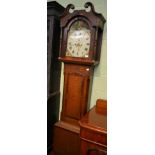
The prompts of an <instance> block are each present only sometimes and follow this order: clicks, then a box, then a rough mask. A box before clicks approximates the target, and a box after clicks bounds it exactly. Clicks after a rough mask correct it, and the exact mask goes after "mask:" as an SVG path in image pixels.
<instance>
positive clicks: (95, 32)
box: [53, 2, 105, 155]
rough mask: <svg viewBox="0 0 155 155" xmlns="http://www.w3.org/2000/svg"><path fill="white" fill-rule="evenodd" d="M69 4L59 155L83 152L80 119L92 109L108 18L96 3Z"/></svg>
mask: <svg viewBox="0 0 155 155" xmlns="http://www.w3.org/2000/svg"><path fill="white" fill-rule="evenodd" d="M84 7H85V10H74V5H72V4H69V5H68V6H67V8H66V10H65V11H64V13H63V14H62V16H61V20H60V26H61V35H60V54H59V60H60V61H62V62H64V92H63V102H62V111H61V119H60V121H59V122H58V123H56V124H55V132H54V143H53V150H54V154H55V155H67V154H69V155H79V154H80V153H79V150H80V146H79V145H80V144H79V141H80V138H79V133H80V127H79V120H80V119H81V118H82V116H84V114H85V113H86V112H87V111H88V109H89V99H90V95H91V83H92V78H93V70H94V66H95V65H97V64H98V63H99V60H100V53H101V43H102V34H103V27H104V23H105V19H104V17H103V16H102V15H101V14H98V13H96V12H95V10H94V6H93V4H92V3H90V2H88V3H86V4H85V6H84Z"/></svg>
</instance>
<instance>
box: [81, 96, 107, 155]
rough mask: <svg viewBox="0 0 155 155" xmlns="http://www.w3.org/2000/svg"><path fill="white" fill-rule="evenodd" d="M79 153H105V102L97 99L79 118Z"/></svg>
mask: <svg viewBox="0 0 155 155" xmlns="http://www.w3.org/2000/svg"><path fill="white" fill-rule="evenodd" d="M79 123H80V155H106V154H107V102H106V100H101V99H100V100H98V101H97V103H96V106H95V107H93V108H92V109H91V110H90V111H89V112H88V113H87V114H86V115H85V116H84V117H83V118H82V119H81V120H80V122H79Z"/></svg>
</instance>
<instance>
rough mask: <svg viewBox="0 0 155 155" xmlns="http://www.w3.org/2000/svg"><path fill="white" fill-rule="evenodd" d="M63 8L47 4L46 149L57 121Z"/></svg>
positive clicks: (50, 142)
mask: <svg viewBox="0 0 155 155" xmlns="http://www.w3.org/2000/svg"><path fill="white" fill-rule="evenodd" d="M63 11H64V8H63V7H62V6H61V5H59V4H58V3H57V2H55V1H53V2H48V3H47V147H48V150H49V149H50V148H51V145H52V136H53V125H54V123H55V122H57V121H58V116H59V104H60V103H59V102H60V90H59V89H60V74H61V63H60V62H59V61H58V55H59V43H60V19H59V16H60V14H61V13H62V12H63Z"/></svg>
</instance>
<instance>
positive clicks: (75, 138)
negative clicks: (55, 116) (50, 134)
mask: <svg viewBox="0 0 155 155" xmlns="http://www.w3.org/2000/svg"><path fill="white" fill-rule="evenodd" d="M79 134H80V127H77V126H73V125H70V124H68V123H65V122H63V121H59V122H58V123H56V124H55V127H54V143H53V155H79V154H80V137H79Z"/></svg>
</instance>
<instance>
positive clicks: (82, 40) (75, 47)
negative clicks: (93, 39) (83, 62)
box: [66, 21, 90, 58]
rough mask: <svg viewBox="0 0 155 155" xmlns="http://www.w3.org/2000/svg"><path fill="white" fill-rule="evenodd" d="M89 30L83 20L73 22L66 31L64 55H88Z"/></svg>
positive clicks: (84, 56) (86, 56)
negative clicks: (66, 38)
mask: <svg viewBox="0 0 155 155" xmlns="http://www.w3.org/2000/svg"><path fill="white" fill-rule="evenodd" d="M89 49H90V30H89V29H88V26H87V25H86V23H84V22H83V21H78V22H75V23H74V24H73V25H72V26H71V28H70V31H69V32H68V40H67V51H66V56H70V57H82V58H88V57H89Z"/></svg>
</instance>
